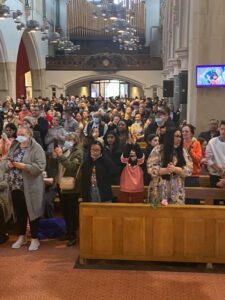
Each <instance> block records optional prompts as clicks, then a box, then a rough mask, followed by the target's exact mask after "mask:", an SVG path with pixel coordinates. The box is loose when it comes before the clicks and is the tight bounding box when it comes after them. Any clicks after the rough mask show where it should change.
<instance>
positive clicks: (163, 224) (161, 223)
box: [153, 218, 174, 256]
mask: <svg viewBox="0 0 225 300" xmlns="http://www.w3.org/2000/svg"><path fill="white" fill-rule="evenodd" d="M173 231H174V228H173V220H172V219H171V218H170V219H169V218H157V219H154V221H153V255H154V256H172V255H173Z"/></svg>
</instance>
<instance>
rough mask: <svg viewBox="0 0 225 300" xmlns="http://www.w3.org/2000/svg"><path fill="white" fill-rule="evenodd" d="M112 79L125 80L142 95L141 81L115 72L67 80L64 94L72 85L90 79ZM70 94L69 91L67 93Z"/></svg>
mask: <svg viewBox="0 0 225 300" xmlns="http://www.w3.org/2000/svg"><path fill="white" fill-rule="evenodd" d="M104 79H105V80H112V79H116V80H122V81H125V82H128V83H129V84H130V89H131V88H132V87H135V88H136V89H138V90H139V91H140V94H141V95H140V96H144V88H143V83H141V82H139V81H137V80H134V79H131V78H129V77H126V76H121V75H117V74H95V75H88V76H83V77H80V78H76V79H73V80H71V81H69V82H67V83H66V84H65V92H66V94H67V93H68V91H71V90H72V89H71V88H72V87H76V86H77V87H79V86H81V85H82V84H83V83H88V82H91V81H95V80H104ZM68 94H70V93H68Z"/></svg>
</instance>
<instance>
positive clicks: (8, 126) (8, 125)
mask: <svg viewBox="0 0 225 300" xmlns="http://www.w3.org/2000/svg"><path fill="white" fill-rule="evenodd" d="M5 128H9V129H11V130H14V131H15V133H14V134H13V137H14V138H16V133H17V127H16V125H15V124H14V123H8V124H7V125H5ZM5 128H4V129H5Z"/></svg>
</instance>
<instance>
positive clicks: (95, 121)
mask: <svg viewBox="0 0 225 300" xmlns="http://www.w3.org/2000/svg"><path fill="white" fill-rule="evenodd" d="M92 128H98V130H99V137H104V136H105V134H106V132H107V130H108V126H107V125H106V124H105V123H104V122H102V121H101V115H100V114H99V112H95V113H93V115H92V121H91V122H89V123H87V125H86V126H85V128H84V135H85V136H89V135H90V133H91V130H92Z"/></svg>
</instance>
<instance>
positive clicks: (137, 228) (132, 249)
mask: <svg viewBox="0 0 225 300" xmlns="http://www.w3.org/2000/svg"><path fill="white" fill-rule="evenodd" d="M145 252H146V250H145V220H144V219H143V218H142V217H139V218H138V217H129V218H127V217H124V221H123V253H124V254H127V255H144V254H145Z"/></svg>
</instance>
